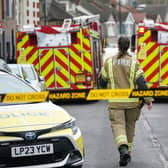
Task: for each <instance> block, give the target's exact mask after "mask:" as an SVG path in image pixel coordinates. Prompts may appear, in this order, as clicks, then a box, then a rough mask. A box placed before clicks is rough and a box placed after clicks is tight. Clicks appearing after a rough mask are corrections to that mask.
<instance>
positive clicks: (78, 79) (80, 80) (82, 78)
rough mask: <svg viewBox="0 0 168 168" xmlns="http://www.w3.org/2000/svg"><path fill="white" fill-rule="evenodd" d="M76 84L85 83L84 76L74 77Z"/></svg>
mask: <svg viewBox="0 0 168 168" xmlns="http://www.w3.org/2000/svg"><path fill="white" fill-rule="evenodd" d="M76 82H85V75H83V74H80V75H76Z"/></svg>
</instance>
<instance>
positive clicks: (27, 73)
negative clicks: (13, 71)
mask: <svg viewBox="0 0 168 168" xmlns="http://www.w3.org/2000/svg"><path fill="white" fill-rule="evenodd" d="M21 71H22V74H23V77H24V79H27V80H29V81H31V80H36V76H35V73H34V71H33V69H32V68H31V67H28V66H24V67H21Z"/></svg>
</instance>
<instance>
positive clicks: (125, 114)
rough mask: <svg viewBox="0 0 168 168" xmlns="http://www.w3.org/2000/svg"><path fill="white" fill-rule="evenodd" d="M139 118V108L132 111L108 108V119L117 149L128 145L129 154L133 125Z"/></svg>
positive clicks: (133, 130) (133, 131) (133, 132)
mask: <svg viewBox="0 0 168 168" xmlns="http://www.w3.org/2000/svg"><path fill="white" fill-rule="evenodd" d="M139 116H140V108H133V109H112V108H109V118H110V121H111V127H112V132H113V136H114V140H115V143H116V144H117V146H118V147H119V146H120V145H122V144H127V145H128V150H129V153H131V150H132V145H133V138H134V134H135V124H136V121H137V120H138V119H139Z"/></svg>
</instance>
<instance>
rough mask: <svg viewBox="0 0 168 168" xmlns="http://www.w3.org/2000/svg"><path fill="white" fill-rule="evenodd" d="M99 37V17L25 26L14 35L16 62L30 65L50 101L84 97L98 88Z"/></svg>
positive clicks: (83, 17) (100, 37)
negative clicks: (33, 68)
mask: <svg viewBox="0 0 168 168" xmlns="http://www.w3.org/2000/svg"><path fill="white" fill-rule="evenodd" d="M101 39H102V36H101V26H100V23H99V15H93V16H80V17H76V18H73V19H65V20H64V22H63V24H62V25H44V26H30V25H25V26H23V27H22V28H20V29H19V30H18V31H17V32H16V47H17V49H16V51H17V54H16V60H17V63H18V64H20V63H22V64H23V63H24V64H34V66H35V68H36V70H37V71H38V72H39V75H41V76H43V77H44V79H45V83H46V87H47V90H49V91H50V98H51V99H53V100H54V99H56V100H58V99H75V98H85V96H86V94H85V92H87V91H88V90H90V89H94V88H97V87H98V81H97V76H98V72H99V70H100V66H101V53H102V42H101V41H102V40H101Z"/></svg>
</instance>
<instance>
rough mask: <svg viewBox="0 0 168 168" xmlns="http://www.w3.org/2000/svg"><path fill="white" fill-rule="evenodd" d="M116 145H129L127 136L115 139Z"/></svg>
mask: <svg viewBox="0 0 168 168" xmlns="http://www.w3.org/2000/svg"><path fill="white" fill-rule="evenodd" d="M115 143H116V144H117V145H120V144H127V137H126V135H119V136H117V137H116V138H115Z"/></svg>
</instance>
